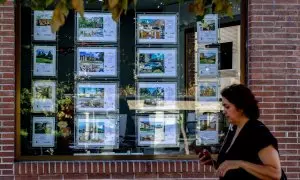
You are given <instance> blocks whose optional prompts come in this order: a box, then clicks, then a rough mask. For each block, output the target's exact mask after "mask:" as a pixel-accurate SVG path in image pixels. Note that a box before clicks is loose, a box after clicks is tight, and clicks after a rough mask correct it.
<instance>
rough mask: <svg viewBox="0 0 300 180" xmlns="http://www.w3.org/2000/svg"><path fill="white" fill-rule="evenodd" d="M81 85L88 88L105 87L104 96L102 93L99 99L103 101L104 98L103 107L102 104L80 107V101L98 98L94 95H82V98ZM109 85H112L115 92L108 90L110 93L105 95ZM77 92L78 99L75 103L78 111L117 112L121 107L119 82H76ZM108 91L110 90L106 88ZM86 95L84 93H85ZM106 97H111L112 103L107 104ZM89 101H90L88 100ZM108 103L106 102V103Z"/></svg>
mask: <svg viewBox="0 0 300 180" xmlns="http://www.w3.org/2000/svg"><path fill="white" fill-rule="evenodd" d="M80 87H86V88H103V91H104V92H103V97H102V95H101V94H100V95H99V96H101V97H99V100H101V101H102V98H103V107H102V105H101V107H85V108H84V107H80V106H79V103H80V102H82V101H84V100H87V101H89V100H90V101H91V102H92V101H93V100H95V99H96V100H97V98H95V97H94V98H93V97H91V98H90V97H81V98H80V95H79V93H80V90H79V89H80ZM107 87H110V88H111V89H110V90H112V91H114V93H113V92H107V93H108V95H107V96H105V88H107ZM75 88H76V89H75V92H76V99H75V105H76V112H86V113H100V112H102V113H104V112H117V111H118V109H119V103H118V101H119V95H118V83H116V82H86V81H85V82H77V83H76V86H75ZM106 91H108V90H106ZM83 96H84V94H83ZM105 98H106V100H107V99H110V98H112V99H111V100H109V101H110V103H112V104H109V105H107V102H105ZM88 103H89V102H88ZM105 103H106V104H105ZM105 105H107V106H110V107H105Z"/></svg>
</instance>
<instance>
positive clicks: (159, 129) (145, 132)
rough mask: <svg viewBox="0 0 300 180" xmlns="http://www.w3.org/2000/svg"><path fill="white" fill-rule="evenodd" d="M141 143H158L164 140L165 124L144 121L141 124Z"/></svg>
mask: <svg viewBox="0 0 300 180" xmlns="http://www.w3.org/2000/svg"><path fill="white" fill-rule="evenodd" d="M139 128H140V141H150V142H158V141H163V140H164V123H163V122H154V121H149V120H143V121H141V122H140V127H139Z"/></svg>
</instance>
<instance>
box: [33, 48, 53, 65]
mask: <svg viewBox="0 0 300 180" xmlns="http://www.w3.org/2000/svg"><path fill="white" fill-rule="evenodd" d="M53 53H54V52H53V50H46V49H41V48H39V49H37V50H36V53H35V54H36V56H35V58H36V63H40V64H41V63H45V64H52V63H53Z"/></svg>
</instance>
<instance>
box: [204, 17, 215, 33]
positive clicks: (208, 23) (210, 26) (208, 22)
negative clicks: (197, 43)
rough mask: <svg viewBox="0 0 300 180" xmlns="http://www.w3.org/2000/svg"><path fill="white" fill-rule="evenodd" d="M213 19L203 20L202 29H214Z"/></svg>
mask: <svg viewBox="0 0 300 180" xmlns="http://www.w3.org/2000/svg"><path fill="white" fill-rule="evenodd" d="M215 23H216V22H215V20H204V22H203V23H202V31H215V30H216V26H215Z"/></svg>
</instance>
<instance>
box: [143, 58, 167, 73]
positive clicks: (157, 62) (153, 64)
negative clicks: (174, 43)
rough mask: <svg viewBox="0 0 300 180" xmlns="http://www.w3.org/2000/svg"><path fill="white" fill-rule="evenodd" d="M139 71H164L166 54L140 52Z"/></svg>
mask: <svg viewBox="0 0 300 180" xmlns="http://www.w3.org/2000/svg"><path fill="white" fill-rule="evenodd" d="M138 60H139V73H141V74H143V73H144V74H146V73H157V74H159V73H164V72H165V67H164V54H163V53H140V54H139V57H138Z"/></svg>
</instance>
